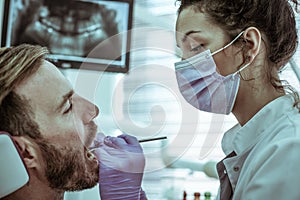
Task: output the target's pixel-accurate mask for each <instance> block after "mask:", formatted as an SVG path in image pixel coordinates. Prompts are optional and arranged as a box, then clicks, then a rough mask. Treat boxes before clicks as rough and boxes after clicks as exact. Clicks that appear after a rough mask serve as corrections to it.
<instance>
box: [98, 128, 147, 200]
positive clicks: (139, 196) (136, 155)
mask: <svg viewBox="0 0 300 200" xmlns="http://www.w3.org/2000/svg"><path fill="white" fill-rule="evenodd" d="M96 142H97V143H98V145H100V146H101V147H100V148H98V149H97V150H96V152H95V155H96V156H97V158H98V160H99V166H100V168H99V171H100V173H99V176H100V179H99V189H100V196H101V200H123V199H124V200H125V199H126V200H128V199H130V200H145V199H146V195H145V193H144V191H143V190H142V188H141V183H142V178H143V171H144V167H145V157H144V154H143V149H142V148H141V146H140V144H139V142H138V140H137V139H136V138H135V137H133V136H130V135H126V134H122V135H120V136H118V137H110V136H107V137H104V135H103V134H101V133H100V134H98V135H97V140H96Z"/></svg>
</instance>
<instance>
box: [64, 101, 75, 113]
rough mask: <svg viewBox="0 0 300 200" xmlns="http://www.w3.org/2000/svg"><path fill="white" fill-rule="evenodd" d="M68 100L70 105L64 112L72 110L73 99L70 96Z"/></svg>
mask: <svg viewBox="0 0 300 200" xmlns="http://www.w3.org/2000/svg"><path fill="white" fill-rule="evenodd" d="M68 102H69V105H68V107H67V109H66V110H65V111H64V114H67V113H69V112H70V111H71V110H72V107H73V103H72V99H71V98H70V99H69V101H68Z"/></svg>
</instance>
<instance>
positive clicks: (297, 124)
mask: <svg viewBox="0 0 300 200" xmlns="http://www.w3.org/2000/svg"><path fill="white" fill-rule="evenodd" d="M222 149H223V151H224V153H225V154H226V155H227V154H229V153H231V152H232V151H234V152H235V153H236V154H237V156H235V157H232V158H228V159H226V160H225V161H224V165H225V167H226V171H225V172H224V173H227V174H228V176H229V179H230V183H231V186H232V189H233V192H234V194H233V198H232V199H234V200H252V199H253V200H254V199H255V200H256V199H270V200H285V199H288V200H299V199H300V113H299V111H298V109H296V108H295V107H293V99H292V97H291V96H290V95H285V96H283V97H279V98H277V99H275V100H273V101H272V102H270V103H269V104H267V105H266V106H265V107H264V108H262V109H261V110H260V111H259V112H258V113H257V114H256V115H255V116H254V117H253V118H252V119H251V120H250V121H248V122H247V123H246V124H245V125H244V126H243V127H241V126H240V125H236V126H234V127H233V128H231V129H230V130H229V131H227V132H226V133H225V135H224V137H223V139H222ZM217 199H219V196H218V197H217Z"/></svg>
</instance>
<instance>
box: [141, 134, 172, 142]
mask: <svg viewBox="0 0 300 200" xmlns="http://www.w3.org/2000/svg"><path fill="white" fill-rule="evenodd" d="M164 139H167V137H166V136H164V137H156V138H149V139H143V140H139V143H142V142H150V141H154V140H164Z"/></svg>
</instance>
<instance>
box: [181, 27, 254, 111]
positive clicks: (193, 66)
mask: <svg viewBox="0 0 300 200" xmlns="http://www.w3.org/2000/svg"><path fill="white" fill-rule="evenodd" d="M242 34H243V32H241V33H240V34H239V35H238V36H237V37H236V38H235V39H234V40H232V41H231V42H230V43H229V44H227V45H226V46H224V47H223V48H221V49H219V50H217V51H215V52H213V53H211V51H210V50H206V51H204V52H202V53H199V54H197V55H195V56H193V57H191V58H188V59H186V60H182V61H180V62H177V63H175V71H176V77H177V83H178V86H179V89H180V92H181V94H182V95H183V97H184V98H185V100H186V101H187V102H188V103H190V104H191V105H192V106H194V107H196V108H197V109H199V110H202V111H206V112H211V113H217V114H229V113H231V111H232V109H233V106H234V103H235V99H236V96H237V93H238V89H239V84H240V73H239V72H241V71H242V70H243V69H245V68H246V67H248V66H249V65H250V63H247V64H246V65H244V66H243V67H241V68H240V69H239V70H238V71H237V72H235V73H233V74H230V75H227V76H222V75H221V74H219V73H218V72H217V68H216V63H215V62H214V59H213V57H212V56H213V55H215V54H217V53H219V52H221V51H223V50H224V49H226V48H227V47H229V46H230V45H232V44H233V43H234V42H235V41H236V40H237V39H238V38H239V37H240V36H241V35H242Z"/></svg>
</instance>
